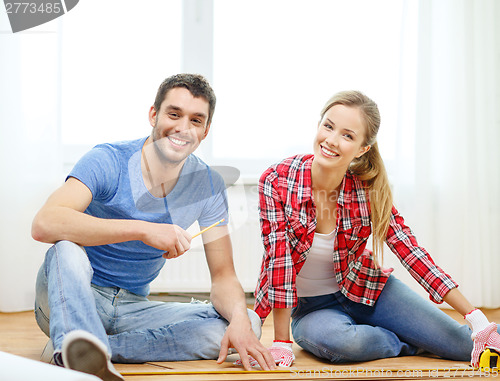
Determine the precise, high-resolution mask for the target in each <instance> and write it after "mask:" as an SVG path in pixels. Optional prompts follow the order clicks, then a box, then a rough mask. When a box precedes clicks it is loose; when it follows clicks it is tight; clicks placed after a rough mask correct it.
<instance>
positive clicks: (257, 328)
mask: <svg viewBox="0 0 500 381" xmlns="http://www.w3.org/2000/svg"><path fill="white" fill-rule="evenodd" d="M247 312H248V317H249V319H250V323H251V324H252V330H253V332H254V333H255V336H257V338H259V339H260V337H261V336H262V321H261V320H260V316H259V315H257V313H256V312H255V311H253V310H249V309H247Z"/></svg>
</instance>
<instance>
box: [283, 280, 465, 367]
mask: <svg viewBox="0 0 500 381" xmlns="http://www.w3.org/2000/svg"><path fill="white" fill-rule="evenodd" d="M292 318H293V320H292V333H293V337H294V339H295V341H296V342H297V344H298V345H300V346H301V347H302V348H304V349H305V350H307V351H309V352H311V353H313V354H314V355H316V356H318V357H321V358H325V359H328V360H330V361H331V362H334V363H343V362H356V361H369V360H375V359H380V358H387V357H395V356H405V355H414V354H417V353H421V352H423V351H427V352H430V353H433V354H435V355H438V356H440V357H442V358H446V359H450V360H460V361H470V358H471V351H472V345H473V343H472V339H471V330H470V329H469V327H468V326H467V325H465V324H464V325H462V324H459V323H458V322H456V321H455V320H454V319H452V318H451V317H449V316H448V315H446V313H444V312H443V311H441V310H440V309H439V308H437V307H436V306H435V305H433V304H432V303H431V302H430V301H428V300H425V299H424V298H422V297H420V296H419V295H418V294H416V293H415V292H413V291H412V290H411V289H410V288H409V287H407V286H406V285H405V284H403V283H402V282H401V281H399V280H398V279H396V278H395V277H394V276H391V277H390V278H389V280H388V282H387V284H386V285H385V287H384V289H383V291H382V293H381V295H380V296H379V298H378V300H377V302H376V303H375V306H374V307H370V306H366V305H364V304H360V303H355V302H352V301H350V300H349V299H347V298H346V297H345V296H344V295H342V293H341V292H336V293H335V294H330V295H321V296H314V297H304V298H299V301H298V305H297V307H295V308H294V309H293V313H292Z"/></svg>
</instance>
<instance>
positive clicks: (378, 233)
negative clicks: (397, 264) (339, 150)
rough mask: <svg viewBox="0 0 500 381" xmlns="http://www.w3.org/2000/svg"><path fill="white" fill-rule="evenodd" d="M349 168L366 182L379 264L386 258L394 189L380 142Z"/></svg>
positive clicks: (374, 253)
mask: <svg viewBox="0 0 500 381" xmlns="http://www.w3.org/2000/svg"><path fill="white" fill-rule="evenodd" d="M349 169H350V170H351V172H352V173H353V174H354V175H355V176H356V177H358V178H359V179H360V180H362V181H363V182H364V183H365V184H366V192H367V194H368V198H369V200H370V209H371V210H370V211H371V221H372V229H373V259H374V261H375V265H376V266H378V265H381V264H382V263H383V260H384V258H383V257H384V248H383V247H384V242H385V239H386V237H387V231H388V230H389V223H390V221H391V211H392V191H391V187H390V185H389V179H388V177H387V172H386V170H385V166H384V162H383V160H382V157H381V156H380V152H379V149H378V144H377V143H376V142H375V143H374V144H373V145H372V146H371V148H370V150H369V151H368V152H366V153H365V154H364V155H363V156H361V157H360V158H358V159H355V160H354V161H353V162H352V163H351V165H350V167H349Z"/></svg>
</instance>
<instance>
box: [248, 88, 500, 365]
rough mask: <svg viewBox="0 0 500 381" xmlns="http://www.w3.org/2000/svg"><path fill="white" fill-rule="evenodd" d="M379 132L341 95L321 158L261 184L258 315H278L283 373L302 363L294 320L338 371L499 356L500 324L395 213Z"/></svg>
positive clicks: (360, 99) (301, 338) (375, 121)
mask: <svg viewBox="0 0 500 381" xmlns="http://www.w3.org/2000/svg"><path fill="white" fill-rule="evenodd" d="M379 125H380V116H379V112H378V108H377V105H376V104H375V103H374V102H373V101H372V100H371V99H369V98H368V97H366V96H365V95H363V94H362V93H359V92H355V91H348V92H341V93H339V94H336V95H335V96H333V97H332V98H331V99H330V100H329V101H328V102H327V104H326V105H325V107H324V108H323V110H322V112H321V120H320V123H319V125H318V130H317V133H316V137H315V140H314V151H313V152H314V155H298V156H294V157H291V158H287V159H285V160H283V161H282V162H280V163H278V164H276V165H273V166H272V167H270V168H269V169H268V170H267V171H265V172H264V174H263V175H262V177H261V179H260V184H259V193H260V201H259V206H260V217H261V228H262V236H263V241H264V246H265V256H264V258H263V263H262V268H261V273H260V278H259V284H258V286H257V289H256V293H255V296H256V302H255V310H256V312H257V313H258V314H259V315H260V317H261V318H262V320H264V319H265V318H266V316H267V315H268V314H269V313H270V312H271V310H273V317H274V333H275V342H274V343H273V346H272V348H271V352H272V353H273V356H274V357H275V360H276V362H277V363H279V364H280V365H287V366H289V365H291V363H292V362H293V360H294V355H293V353H292V342H291V341H290V332H289V330H290V329H289V327H290V318H292V323H291V326H292V333H293V337H294V339H295V341H296V343H297V344H298V345H300V346H301V347H302V348H303V349H305V350H307V351H309V352H311V353H313V354H314V355H316V356H318V357H321V358H325V359H328V360H330V361H331V362H334V363H341V362H354V361H368V360H374V359H379V358H386V357H394V356H403V355H415V354H418V353H421V352H423V351H428V352H431V353H433V354H436V355H438V356H441V357H443V358H447V359H453V360H461V361H469V360H471V364H472V365H473V366H476V367H477V366H478V358H479V355H480V353H481V352H482V350H483V349H484V348H485V347H486V346H489V347H494V348H499V347H500V336H499V335H498V333H497V325H496V324H495V323H490V322H489V321H488V320H487V318H486V317H485V316H484V314H483V313H482V312H481V311H480V310H477V309H474V307H473V306H472V305H471V304H470V303H469V302H468V301H467V300H466V299H465V298H464V296H463V295H462V294H461V293H460V292H459V291H458V289H457V286H458V285H457V284H456V283H455V282H454V281H453V280H452V278H451V277H450V276H449V275H447V274H446V273H445V272H444V271H443V270H442V269H441V268H439V267H438V266H437V265H435V263H434V262H433V260H432V258H431V257H430V256H429V254H428V253H427V252H426V251H425V250H424V249H423V248H422V247H420V246H418V244H417V242H416V240H415V237H414V236H413V234H412V232H411V230H410V229H409V228H408V227H407V226H406V225H405V223H404V220H403V218H402V217H401V216H400V215H399V213H398V211H397V210H396V209H395V208H394V206H393V204H392V195H391V190H390V186H389V182H388V180H387V174H386V171H385V168H384V164H383V161H382V158H381V156H380V154H379V150H378V146H377V142H376V137H377V132H378V129H379ZM372 233H373V235H372V239H373V247H374V250H373V253H372V252H371V251H369V250H367V249H366V242H367V240H368V238H369V236H370V234H372ZM384 242H385V243H386V244H387V245H388V246H389V248H390V249H391V250H392V252H393V253H394V254H396V255H397V256H398V258H399V259H400V261H401V262H402V264H403V265H404V266H405V268H406V269H408V271H409V272H410V273H411V275H412V276H413V277H414V278H415V279H416V280H417V281H418V282H419V283H420V284H421V285H422V286H423V287H424V288H425V289H426V290H427V291H428V293H429V296H430V299H431V300H432V301H434V302H436V303H442V302H443V301H445V302H447V303H448V304H449V305H450V306H452V307H453V308H454V309H455V310H456V311H458V312H460V313H461V314H462V315H464V317H465V319H466V320H467V322H468V323H469V324H470V325H471V327H472V331H471V330H470V329H469V327H468V326H467V325H465V324H464V325H461V324H459V323H457V322H456V321H455V320H453V319H452V318H450V317H448V316H447V315H446V314H445V313H444V312H442V311H441V310H439V309H438V308H437V307H436V306H435V305H433V304H432V303H430V302H429V301H426V300H425V299H423V298H421V297H420V296H418V295H417V294H416V293H414V292H413V291H411V290H410V289H409V288H408V287H407V286H405V285H404V284H403V283H402V282H400V281H399V280H398V279H396V278H395V277H394V276H392V275H390V272H391V271H392V270H384V268H383V267H381V264H382V245H383V243H384ZM471 333H472V338H473V340H471Z"/></svg>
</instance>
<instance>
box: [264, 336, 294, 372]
mask: <svg viewBox="0 0 500 381" xmlns="http://www.w3.org/2000/svg"><path fill="white" fill-rule="evenodd" d="M269 352H271V355H272V356H273V359H274V362H275V363H276V364H278V366H286V367H289V366H291V365H292V364H293V362H294V361H295V355H294V354H293V351H292V342H291V341H277V340H274V342H273V345H272V346H271V348H269Z"/></svg>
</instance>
